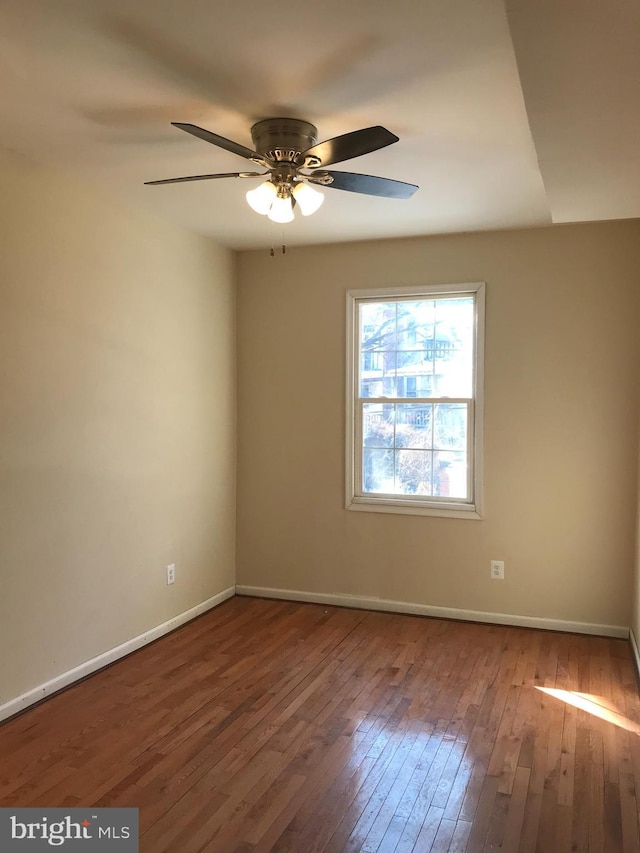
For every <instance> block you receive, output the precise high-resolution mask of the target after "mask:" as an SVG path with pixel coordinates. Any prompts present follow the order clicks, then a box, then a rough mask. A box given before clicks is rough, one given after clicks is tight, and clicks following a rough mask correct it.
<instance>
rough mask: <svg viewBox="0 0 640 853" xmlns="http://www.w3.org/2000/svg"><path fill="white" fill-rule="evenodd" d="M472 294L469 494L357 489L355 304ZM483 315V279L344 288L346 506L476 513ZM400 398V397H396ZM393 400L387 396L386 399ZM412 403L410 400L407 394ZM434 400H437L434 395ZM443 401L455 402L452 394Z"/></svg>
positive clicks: (479, 512) (479, 493) (458, 514)
mask: <svg viewBox="0 0 640 853" xmlns="http://www.w3.org/2000/svg"><path fill="white" fill-rule="evenodd" d="M461 295H468V296H473V297H474V299H475V327H474V371H473V396H472V398H471V405H470V407H469V458H470V465H469V475H470V476H469V485H470V491H469V499H468V500H464V501H462V500H455V499H453V498H452V499H450V500H448V501H447V500H445V501H443V500H442V499H441V498H438V499H434V498H431V497H425V498H422V499H420V498H416V497H413V496H412V497H411V499H407V498H406V497H404V496H403V495H397V496H395V495H375V494H362V490H361V482H362V471H361V467H362V434H361V431H362V419H361V417H360V416H359V415H358V411H359V410H361V407H362V405H363V403H362V401H363V400H364V399H365V398H361V397H360V396H359V371H360V367H359V364H360V340H359V338H360V329H359V323H358V304H359V303H361V302H366V301H379V302H382V301H384V300H393V299H398V300H401V299H403V298H404V297H407V298H410V299H416V297H420V296H424V298H425V299H433V298H434V297H435V298H438V297H441V298H442V297H444V298H446V297H447V296H461ZM484 316H485V284H484V282H472V283H466V284H432V285H424V286H417V287H388V288H375V289H366V290H349V291H348V292H347V358H346V365H347V377H346V379H347V381H346V391H347V399H346V508H347V509H350V510H357V511H360V512H385V513H401V514H405V515H432V516H440V517H445V518H467V519H481V518H482V490H483V482H482V481H483V459H482V456H483V431H482V427H483V410H484ZM401 399H403V398H401ZM393 401H394V398H393V397H390V398H389V402H390V403H392V402H393ZM412 402H414V400H413V399H412ZM434 402H438V400H434ZM447 402H455V401H454V400H453V399H451V400H447Z"/></svg>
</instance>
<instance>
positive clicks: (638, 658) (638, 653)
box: [629, 628, 640, 678]
mask: <svg viewBox="0 0 640 853" xmlns="http://www.w3.org/2000/svg"><path fill="white" fill-rule="evenodd" d="M629 640H630V641H631V653H632V654H633V662H634V663H635V665H636V673H637V675H638V678H640V650H639V649H638V641H637V640H636V635H635V634H634V633H633V628H629Z"/></svg>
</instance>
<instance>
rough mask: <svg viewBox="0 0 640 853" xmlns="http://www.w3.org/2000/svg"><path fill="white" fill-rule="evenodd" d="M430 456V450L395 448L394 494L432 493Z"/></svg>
mask: <svg viewBox="0 0 640 853" xmlns="http://www.w3.org/2000/svg"><path fill="white" fill-rule="evenodd" d="M432 456H433V454H432V452H431V451H430V450H396V482H395V486H396V487H395V493H396V494H401V495H432V494H433V491H432V482H431V480H432Z"/></svg>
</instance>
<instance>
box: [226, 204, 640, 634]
mask: <svg viewBox="0 0 640 853" xmlns="http://www.w3.org/2000/svg"><path fill="white" fill-rule="evenodd" d="M238 274H239V291H238V371H239V400H238V406H239V408H238V411H239V432H238V439H239V467H238V493H239V494H238V498H239V500H238V563H237V567H238V568H237V572H238V574H237V578H238V583H239V584H244V585H254V586H264V587H274V588H279V589H294V590H303V591H315V592H325V593H346V594H352V595H360V596H377V597H380V598H383V599H392V600H402V601H408V602H414V603H420V604H429V605H439V606H445V607H453V608H462V609H475V610H481V611H485V612H493V613H509V614H516V615H523V616H539V617H546V618H549V619H562V620H575V621H581V622H588V623H597V624H607V625H619V626H626V625H629V624H630V619H631V596H630V591H631V588H632V581H633V564H634V529H635V516H636V501H637V454H638V423H637V411H638V374H639V364H640V361H639V358H638V356H639V344H640V336H639V335H638V334H637V324H638V316H639V311H640V223H639V222H637V221H630V222H622V223H605V224H596V225H580V226H563V227H557V228H548V229H539V230H529V231H512V232H500V233H484V234H472V235H458V236H447V237H434V238H424V239H411V240H398V241H379V242H372V243H361V244H345V245H336V246H329V247H318V248H308V249H300V250H296V249H291V250H290V251H289V252H287V254H286V255H285V256H276V257H275V258H271V257H269V254H268V252H264V251H260V252H247V253H243V254H241V255H240V257H239V264H238ZM478 280H483V281H486V282H487V323H486V331H487V347H486V363H485V365H486V396H485V472H486V474H485V519H484V520H483V521H470V520H454V519H438V518H425V517H419V516H397V515H388V514H387V515H385V514H378V513H357V512H349V511H347V510H345V509H344V503H343V501H344V497H343V480H344V462H343V445H344V377H343V373H344V362H345V358H344V349H345V347H344V335H345V330H344V326H345V322H344V316H345V291H346V290H347V289H349V288H362V287H382V286H387V285H394V284H397V285H415V284H422V283H436V282H464V281H478ZM492 558H494V559H502V560H504V561H505V563H506V579H505V580H504V581H503V582H498V581H492V580H490V579H489V560H490V559H492Z"/></svg>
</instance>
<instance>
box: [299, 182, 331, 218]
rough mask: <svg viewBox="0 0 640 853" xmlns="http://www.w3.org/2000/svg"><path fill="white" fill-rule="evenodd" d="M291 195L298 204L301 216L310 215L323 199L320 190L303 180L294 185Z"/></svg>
mask: <svg viewBox="0 0 640 853" xmlns="http://www.w3.org/2000/svg"><path fill="white" fill-rule="evenodd" d="M293 195H294V197H295V200H296V201H297V203H298V204H299V205H300V211H301V213H302V215H303V216H311V214H312V213H315V212H316V210H318V208H319V207H320V205H321V204H322V202H323V201H324V196H323V195H322V193H321V192H318V190H316V189H314V188H313V187H312V186H309V184H305V183H303V182H300V183H299V184H296V185H295V187H294V188H293Z"/></svg>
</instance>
